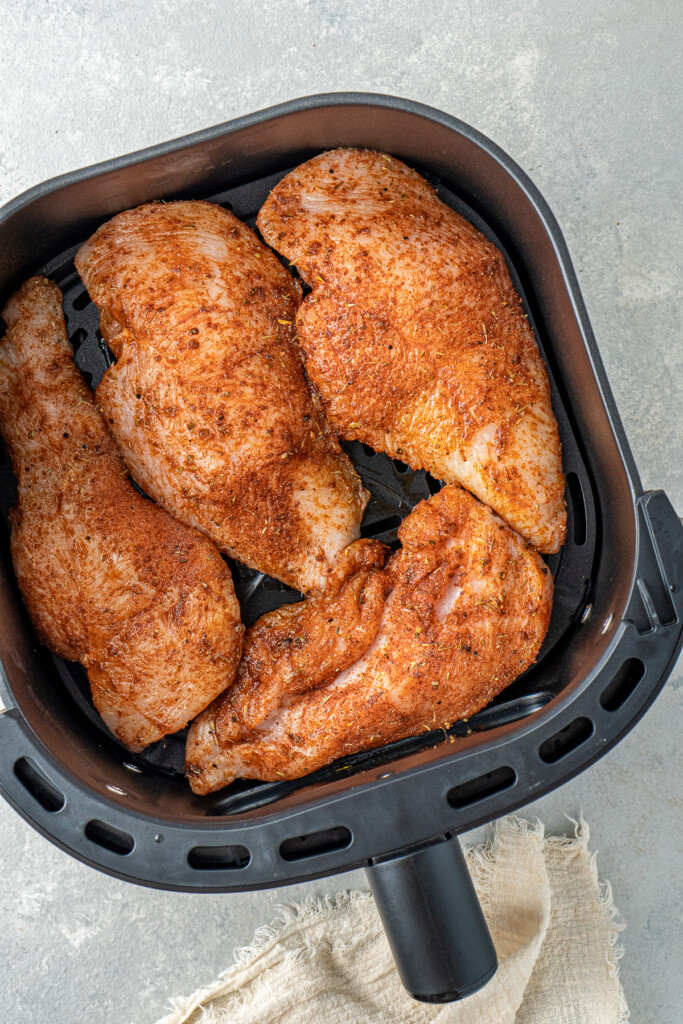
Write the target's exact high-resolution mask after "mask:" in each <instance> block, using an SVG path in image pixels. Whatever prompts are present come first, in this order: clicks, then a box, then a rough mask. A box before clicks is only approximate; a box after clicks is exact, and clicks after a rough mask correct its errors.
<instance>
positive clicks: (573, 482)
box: [567, 473, 586, 547]
mask: <svg viewBox="0 0 683 1024" xmlns="http://www.w3.org/2000/svg"><path fill="white" fill-rule="evenodd" d="M567 489H568V491H569V497H570V499H571V503H572V512H573V514H574V543H575V544H576V546H577V547H581V546H582V545H583V544H585V543H586V503H585V501H584V500H583V491H582V489H581V481H580V480H579V478H578V476H577V475H576V473H567Z"/></svg>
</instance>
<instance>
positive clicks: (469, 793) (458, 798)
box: [448, 765, 517, 808]
mask: <svg viewBox="0 0 683 1024" xmlns="http://www.w3.org/2000/svg"><path fill="white" fill-rule="evenodd" d="M516 781H517V773H516V772H515V771H514V770H513V769H512V768H509V767H508V766H507V765H502V766H501V767H500V768H495V769H494V770H493V771H492V772H487V773H486V775H479V776H477V778H476V779H468V780H467V782H461V783H460V785H459V786H454V787H453V789H449V791H448V802H449V804H450V805H451V807H457V808H460V807H469V806H470V805H471V804H476V803H479V801H480V800H486V799H487V798H488V797H490V796H493V795H494V793H502V792H503V790H505V789H510V787H511V786H514V784H515V782H516Z"/></svg>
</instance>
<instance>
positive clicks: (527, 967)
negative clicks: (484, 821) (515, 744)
mask: <svg viewBox="0 0 683 1024" xmlns="http://www.w3.org/2000/svg"><path fill="white" fill-rule="evenodd" d="M574 826H575V835H574V837H573V838H569V839H567V838H556V837H555V838H554V837H548V836H545V834H544V830H543V827H542V826H541V825H540V824H537V825H530V824H528V823H527V822H524V821H520V820H519V819H517V818H506V819H504V820H503V821H501V822H499V823H498V824H497V826H496V829H495V833H494V838H493V841H492V842H491V843H490V844H487V845H486V846H483V847H478V848H476V849H472V850H469V851H468V853H467V859H468V866H469V869H470V872H471V874H472V877H473V879H474V884H475V886H476V889H477V893H478V895H479V899H480V900H481V904H482V907H483V909H484V913H485V914H486V918H487V920H488V924H489V928H490V929H491V935H492V937H493V941H494V943H495V946H496V949H497V951H498V959H499V961H500V966H499V967H498V972H497V974H496V976H495V977H494V979H493V980H492V981H491V982H490V983H489V984H488V985H487V986H486V987H485V988H483V989H481V990H480V991H479V992H477V993H475V995H473V996H470V997H469V998H467V999H465V1000H463V1001H462V1002H460V1003H450V1004H447V1005H443V1006H434V1005H427V1004H424V1003H417V1002H415V1001H414V1000H412V999H411V998H410V997H409V996H408V995H407V993H406V992H405V991H404V990H403V988H402V987H401V983H400V981H399V979H398V975H397V973H396V969H395V967H394V964H393V961H392V959H391V953H390V952H389V947H388V945H387V941H386V939H385V937H384V933H383V931H382V926H381V924H380V921H379V917H378V914H377V911H376V910H375V905H374V902H373V900H372V897H371V896H370V894H369V893H362V892H352V893H340V894H339V895H338V896H336V897H335V898H334V899H331V900H325V901H323V902H320V901H315V902H309V903H306V904H304V905H300V906H298V907H293V908H284V909H283V917H282V919H281V921H280V922H279V923H278V924H276V925H274V926H273V927H272V928H264V929H260V930H259V932H258V933H257V935H256V937H255V940H254V943H253V945H252V946H251V947H250V948H248V949H243V950H240V951H239V953H238V954H237V962H236V963H235V965H234V966H233V967H231V968H230V969H229V970H228V971H227V972H226V973H225V974H224V975H222V976H221V978H220V979H219V980H218V981H217V982H216V983H215V984H214V985H212V986H211V987H210V988H206V989H203V990H200V991H198V992H196V993H195V994H194V995H193V996H190V998H189V999H176V1000H174V1001H173V1005H174V1010H173V1012H172V1013H170V1014H169V1015H167V1016H166V1017H164V1018H163V1021H159V1024H431V1022H435V1024H513V1022H514V1024H623V1022H625V1021H626V1020H627V1019H628V1015H629V1014H628V1009H627V1007H626V1002H625V999H624V995H623V992H622V989H621V985H620V983H619V977H618V963H619V958H620V956H621V952H622V951H621V948H620V946H618V945H617V933H618V932H619V931H620V930H621V927H622V926H621V925H620V924H618V923H617V921H616V918H617V912H616V910H615V909H614V906H613V903H612V894H611V890H610V887H609V884H608V883H602V884H601V883H600V882H599V881H598V876H597V871H596V865H595V856H594V855H591V854H590V853H589V852H588V837H589V833H588V827H587V826H586V824H585V822H583V821H581V822H575V823H574Z"/></svg>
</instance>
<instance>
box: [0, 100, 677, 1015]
mask: <svg viewBox="0 0 683 1024" xmlns="http://www.w3.org/2000/svg"><path fill="white" fill-rule="evenodd" d="M339 145H346V146H365V147H370V148H373V149H379V150H383V151H385V152H389V153H392V154H393V155H394V156H396V157H398V158H400V159H402V160H405V161H406V163H408V164H410V165H411V166H413V167H416V168H417V169H418V170H419V171H420V172H421V173H422V174H424V175H425V176H426V177H427V178H428V179H429V180H430V181H431V182H432V183H433V184H434V185H435V186H436V187H437V189H438V192H439V195H440V196H441V198H442V199H443V201H444V202H446V203H448V204H449V205H451V206H452V207H454V208H455V209H457V210H458V211H459V212H461V213H463V214H464V216H466V217H467V218H468V219H469V220H471V221H473V222H474V223H475V224H476V225H477V226H478V227H479V228H480V230H482V231H483V232H484V233H485V234H486V235H487V236H488V237H489V238H490V239H492V240H493V241H494V242H495V243H496V245H498V246H499V248H500V249H501V250H502V252H503V253H504V255H505V257H506V260H507V263H508V267H509V269H510V272H511V274H512V277H513V281H514V282H515V285H516V287H517V288H518V290H519V292H520V294H521V295H522V297H523V301H524V304H525V312H526V313H527V314H528V316H529V321H530V323H531V324H532V326H533V329H534V331H535V334H536V338H537V340H538V344H539V348H540V350H541V352H542V354H543V356H544V359H545V361H546V365H547V367H548V372H549V376H550V381H551V389H552V400H553V407H554V410H555V414H556V416H557V419H558V423H559V428H560V436H561V440H562V448H563V464H564V469H565V473H566V479H567V491H566V500H567V509H568V534H567V542H566V544H565V546H564V548H563V549H562V551H561V552H560V553H559V554H558V555H554V556H550V557H548V558H547V562H548V565H549V568H550V570H551V572H552V573H553V576H554V579H555V601H554V607H553V615H552V620H551V624H550V629H549V631H548V635H547V637H546V640H545V642H544V644H543V648H542V650H541V652H540V655H539V658H538V661H537V663H536V664H535V665H534V666H533V667H532V668H531V669H529V670H528V671H527V672H526V673H525V674H524V675H523V676H521V677H520V678H519V679H517V680H516V682H515V683H514V684H513V685H512V686H510V687H508V689H507V690H505V691H504V692H503V693H502V694H501V695H500V696H499V697H498V698H496V700H495V701H494V702H493V703H492V704H490V705H489V706H488V707H487V708H485V709H484V710H483V711H481V712H479V714H477V715H476V716H474V717H473V718H472V719H471V720H470V721H468V722H459V723H456V724H455V725H454V726H453V728H452V729H450V730H449V731H448V732H447V733H444V732H441V731H439V732H430V733H425V734H423V735H420V736H415V737H413V738H411V739H407V740H402V741H400V742H397V743H392V744H389V745H387V746H385V747H382V748H379V749H377V750H373V751H368V752H364V753H360V754H355V755H352V756H351V757H348V758H345V759H343V760H340V761H337V762H335V763H333V764H331V765H329V766H328V767H326V768H324V769H322V770H320V771H318V772H315V773H314V774H312V775H308V776H306V777H305V778H303V779H299V780H296V781H294V782H278V783H254V782H247V781H238V782H235V783H233V784H232V785H230V786H228V787H226V788H225V789H223V790H221V791H220V792H218V793H215V794H212V795H211V796H208V797H196V796H194V795H193V794H192V793H191V791H190V789H189V787H188V785H187V782H186V781H185V779H184V777H183V774H182V763H183V756H184V743H185V733H184V732H181V733H178V734H177V735H175V736H170V737H167V738H166V739H164V740H162V741H161V742H159V743H156V744H154V745H153V746H152V747H149V748H148V749H147V750H145V751H144V752H143V753H142V754H138V755H131V754H130V752H128V751H127V750H125V748H123V747H122V746H121V745H120V744H119V743H118V742H117V741H116V740H115V739H114V738H113V737H112V736H111V735H110V734H109V733H108V732H107V730H106V729H105V728H104V726H103V724H102V722H101V720H100V719H99V716H98V715H97V714H96V712H95V711H94V709H93V706H92V701H91V699H90V693H89V688H88V684H87V678H86V676H85V673H84V671H83V670H82V669H81V668H80V666H78V665H73V664H70V663H66V662H64V661H62V660H61V659H60V658H57V657H54V656H52V655H50V654H49V653H48V652H47V651H45V650H44V649H43V648H41V647H39V646H38V644H37V641H36V639H35V636H34V634H33V631H32V628H31V626H30V623H29V621H28V617H27V615H26V612H25V610H24V607H23V604H22V602H21V599H20V596H19V593H18V590H17V586H16V582H15V580H14V576H13V574H12V569H11V562H10V558H9V528H8V524H7V515H8V511H9V509H10V508H11V506H12V504H13V502H14V495H15V483H14V480H13V476H12V472H11V468H10V466H9V462H8V460H7V458H6V457H4V459H3V461H2V464H1V465H0V511H1V512H2V521H3V523H4V526H3V527H2V528H0V534H1V536H0V548H1V551H0V556H1V558H2V564H1V565H0V615H2V621H3V627H4V628H3V630H2V635H1V636H0V660H1V662H2V670H3V671H2V673H1V674H0V789H1V790H2V792H3V795H4V796H5V797H6V798H7V799H8V800H9V802H10V803H11V804H12V805H13V806H14V807H15V808H16V809H17V810H18V811H19V813H20V814H22V815H23V816H24V817H25V818H26V819H27V820H28V821H29V822H30V823H31V824H32V825H33V826H34V827H35V828H37V829H38V830H39V831H40V832H41V833H42V834H43V835H45V836H47V837H48V838H49V839H51V840H52V841H53V842H54V843H56V844H57V845H58V846H60V847H61V848H62V849H64V850H66V851H67V852H69V853H71V854H72V855H73V856H75V857H77V858H79V859H80V860H82V861H84V862H86V863H88V864H91V865H92V866H94V867H96V868H99V869H100V870H103V871H106V872H108V873H110V874H112V875H115V876H117V877H119V878H124V879H127V880H130V881H134V882H138V883H141V884H144V885H150V886H157V887H160V888H168V889H180V890H187V891H197V892H200V891H210V892H221V891H226V892H227V891H234V890H245V889H253V888H261V887H267V886H277V885H282V884H286V883H289V882H295V881H302V880H306V879H310V878H315V877H319V876H322V875H329V874H333V873H335V872H340V871H345V870H348V869H350V868H355V867H360V866H364V867H367V868H368V872H369V879H370V884H371V886H372V889H373V892H374V894H375V898H376V901H377V904H378V907H379V909H380V912H381V914H382V917H383V920H384V923H385V927H386V928H387V933H388V937H389V941H390V943H391V946H392V950H393V952H394V955H395V958H396V961H397V965H398V967H399V971H400V973H401V977H402V979H403V981H404V984H405V985H406V987H407V988H408V990H409V991H410V992H411V993H412V994H413V995H414V996H415V997H416V998H419V999H424V1000H426V1001H429V1002H440V1001H448V1000H450V999H457V998H462V997H463V996H464V995H467V994H469V993H470V992H473V991H475V990H476V989H477V988H478V987H480V986H481V985H482V984H484V983H485V982H486V981H487V980H488V978H489V977H491V976H492V974H493V972H494V971H495V951H494V950H493V947H492V945H491V943H490V939H489V938H488V933H487V931H486V927H485V924H484V921H483V917H482V915H481V911H480V909H479V907H478V904H477V902H476V897H475V895H474V890H473V889H472V886H471V882H470V881H469V876H468V875H467V870H466V867H465V865H464V860H463V858H462V855H461V852H460V846H459V844H458V842H457V839H454V838H453V837H455V836H457V834H458V833H461V832H463V831H465V830H467V829H469V828H472V827H474V826H476V825H479V824H482V823H484V822H487V821H491V820H492V819H494V818H496V817H498V816H500V815H502V814H506V813H508V812H510V811H512V810H514V809H516V808H518V807H520V806H521V805H523V804H524V803H526V802H528V801H530V800H535V799H537V798H538V797H539V796H540V795H542V794H543V793H546V792H548V791H549V790H551V789H553V788H555V787H557V786H558V785H560V784H561V783H563V782H565V781H566V780H567V779H569V778H572V777H573V776H574V775H576V774H577V773H579V772H580V771H582V770H583V769H584V768H586V767H587V766H588V765H590V764H591V763H592V762H593V761H595V760H596V759H597V758H598V757H600V756H601V755H602V754H604V753H605V752H606V751H607V750H609V749H610V747H612V746H613V745H614V744H615V743H616V742H618V741H619V739H621V737H622V736H624V735H625V734H626V732H628V730H629V729H630V728H631V727H632V726H633V725H634V724H635V722H637V720H638V719H639V718H640V716H641V715H642V714H643V713H644V712H645V710H646V709H647V707H648V706H649V704H650V703H651V702H652V701H653V700H654V698H655V697H656V695H657V693H658V692H659V690H660V689H661V687H662V686H663V685H664V682H665V680H666V678H667V676H668V674H669V672H670V670H671V668H672V666H673V664H674V661H675V659H676V656H677V653H678V651H679V649H680V646H681V639H682V627H681V613H682V611H683V597H682V591H681V585H682V584H683V580H682V579H681V577H682V576H683V528H682V527H681V523H680V520H679V519H678V517H677V515H676V514H675V512H674V510H673V509H672V507H671V505H670V503H669V501H668V499H667V498H666V496H665V495H664V494H663V493H662V492H661V491H653V492H647V493H643V491H642V487H641V484H640V481H639V479H638V474H637V470H636V467H635V465H634V463H633V459H632V456H631V453H630V451H629V448H628V443H627V441H626V438H625V435H624V432H623V428H622V426H621V423H620V421H619V417H618V414H617V411H616V408H615V405H614V401H613V398H612V395H611V393H610V390H609V386H608V383H607V379H606V375H605V371H604V369H603V366H602V363H601V360H600V356H599V353H598V350H597V347H596V344H595V340H594V338H593V335H592V332H591V328H590V324H589V322H588V318H587V315H586V311H585V308H584V305H583V301H582V299H581V294H580V291H579V288H578V285H577V282H576V279H575V276H574V272H573V269H572V266H571V262H570V259H569V255H568V253H567V250H566V247H565V244H564V241H563V238H562V235H561V233H560V231H559V229H558V226H557V224H556V222H555V220H554V218H553V216H552V214H551V213H550V211H549V209H548V207H547V206H546V204H545V202H544V200H543V199H542V197H541V196H540V195H539V193H538V191H537V190H536V189H535V187H534V186H533V184H532V183H531V182H530V181H529V179H528V178H527V177H526V176H525V175H524V173H523V172H522V171H521V170H520V169H519V168H518V167H517V166H516V165H515V164H514V163H513V161H512V160H510V158H509V157H508V156H507V155H506V154H505V153H503V152H502V151H501V150H499V149H498V148H497V147H496V146H495V145H494V144H493V143H491V142H490V141H489V140H487V139H486V138H484V137H483V136H481V135H480V134H478V133H477V132H476V131H474V130H473V129H471V128H469V127H468V126H467V125H464V124H462V123H461V122H459V121H456V120H455V119H453V118H451V117H448V116H447V115H445V114H442V113H440V112H438V111H435V110H432V109H430V108H427V107H423V106H420V105H418V104H415V103H411V102H409V101H406V100H399V99H393V98H391V97H386V96H374V95H366V94H353V93H351V94H343V93H340V94H332V95H327V96H315V97H309V98H306V99H302V100H296V101H293V102H291V103H287V104H284V105H282V106H280V107H275V108H272V109H270V110H266V111H263V112H260V113H257V114H253V115H251V116H249V117H245V118H241V119H239V120H237V121H232V122H229V123H228V124H224V125H220V126H218V127H216V128H212V129H209V130H207V131H204V132H200V133H198V134H196V135H192V136H188V137H187V138H184V139H180V140H176V141H174V142H170V143H167V144H164V145H162V146H157V147H154V148H153V149H149V150H145V151H143V152H140V153H136V154H132V155H130V156H125V157H122V158H120V159H117V160H113V161H109V162H108V163H105V164H101V165H99V166H96V167H92V168H88V169H86V170H83V171H77V172H74V173H72V174H68V175H64V176H63V177H61V178H57V179H55V180H53V181H50V182H47V183H45V184H43V185H39V186H38V187H36V188H34V189H32V190H30V191H29V192H27V193H25V194H24V195H23V196H20V197H19V198H18V199H15V200H14V201H13V202H11V203H9V204H8V205H7V206H5V207H4V208H3V209H2V210H1V211H0V300H2V301H3V302H4V300H5V299H6V298H7V297H8V296H9V294H10V293H11V291H12V290H13V289H14V288H16V287H17V286H18V285H19V284H20V283H21V281H22V280H24V279H25V278H26V277H28V276H29V275H31V274H34V273H45V274H47V275H48V276H50V277H51V278H52V279H53V280H55V281H56V282H57V284H59V286H60V287H61V288H62V290H63V293H64V308H65V314H66V319H67V327H68V332H69V337H70V339H71V342H72V344H73V346H74V349H75V351H76V362H77V364H78V365H79V366H80V368H81V369H82V370H83V371H84V372H85V374H86V376H87V377H88V379H89V381H90V382H91V384H92V385H93V386H95V385H96V384H97V383H98V381H99V380H100V378H101V376H102V374H103V372H104V371H105V369H106V367H107V365H108V364H109V362H110V361H111V356H110V353H109V352H108V350H107V347H106V345H105V344H104V342H103V341H102V337H101V335H100V333H99V330H98V317H97V312H96V310H95V307H94V306H93V305H92V303H91V302H90V301H89V297H88V295H87V293H86V292H85V289H84V287H83V285H82V282H81V281H80V279H79V278H78V275H77V274H76V272H75V270H74V266H73V257H74V254H75V252H76V250H77V248H78V246H79V245H80V244H81V243H82V242H83V241H84V240H85V239H86V238H87V237H88V236H89V235H90V234H91V233H92V231H93V230H95V228H96V227H98V226H99V225H100V224H101V223H102V222H103V221H105V220H107V219H108V218H109V217H111V216H113V215H114V214H116V213H118V212H120V211H121V210H123V209H127V208H129V207H132V206H136V205H138V204H140V203H142V202H145V201H148V200H152V199H161V198H163V199H176V198H206V199H209V200H211V201H212V202H216V203H220V204H221V205H224V206H226V207H229V208H230V209H232V210H233V212H234V213H235V214H236V215H237V216H239V217H240V218H242V219H243V220H245V221H246V222H247V223H249V224H251V225H252V226H253V224H254V222H255V217H256V213H257V211H258V209H259V208H260V206H261V204H262V203H263V201H264V200H265V198H266V196H267V194H268V192H269V190H270V189H271V188H272V187H273V185H274V184H275V183H276V182H277V181H279V180H280V178H281V177H282V176H283V175H284V174H285V173H287V171H288V170H290V169H291V168H292V167H294V166H296V165H297V164H298V163H300V162H301V161H303V160H306V159H308V158H310V157H311V156H313V155H315V154H316V153H319V152H321V151H322V150H325V149H329V148H333V147H335V146H339ZM344 447H345V448H346V450H347V452H348V454H349V456H350V457H351V459H352V461H353V462H354V464H355V466H356V468H357V470H358V472H359V473H360V475H361V477H362V479H363V482H364V484H365V486H366V487H367V488H368V490H369V491H370V493H371V495H372V498H371V501H370V503H369V505H368V508H367V510H366V514H365V518H364V520H363V526H362V533H363V536H366V537H377V538H378V539H380V540H383V541H385V542H386V543H388V544H390V545H392V546H394V547H395V546H396V545H397V539H396V531H397V527H398V525H399V523H400V522H401V520H402V519H403V517H404V516H405V515H406V514H407V513H408V512H410V510H411V509H412V508H413V507H414V505H415V504H416V503H417V502H418V501H421V500H422V499H423V498H427V497H429V495H430V494H433V493H435V492H436V491H437V490H438V489H439V487H440V486H441V485H440V483H439V482H438V481H436V480H434V479H432V478H431V477H430V476H429V475H428V474H426V473H424V472H413V471H411V470H410V469H408V467H407V466H405V465H403V464H402V463H400V462H397V461H395V460H391V459H389V458H387V457H386V456H384V455H380V454H376V453H375V452H373V451H372V450H371V449H369V448H367V446H364V445H362V444H359V443H357V442H353V443H349V444H345V446H344ZM231 567H232V571H233V576H234V579H235V586H236V590H237V594H238V598H239V600H240V605H241V608H242V614H243V619H244V621H245V623H246V624H247V625H249V624H251V623H252V622H253V621H254V620H255V619H256V618H257V617H258V616H259V615H261V614H263V612H265V611H268V610H270V609H272V608H275V607H278V606H279V605H281V604H283V603H284V602H289V601H295V600H299V599H300V595H299V594H297V593H296V592H295V591H292V590H290V589H289V588H287V587H285V586H284V585H283V584H281V583H278V582H277V581H275V580H273V579H270V578H268V577H265V576H263V575H262V574H260V573H256V572H253V571H252V570H248V569H246V568H245V567H244V566H241V565H237V564H235V563H231ZM463 939H464V941H463Z"/></svg>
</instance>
